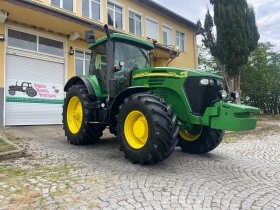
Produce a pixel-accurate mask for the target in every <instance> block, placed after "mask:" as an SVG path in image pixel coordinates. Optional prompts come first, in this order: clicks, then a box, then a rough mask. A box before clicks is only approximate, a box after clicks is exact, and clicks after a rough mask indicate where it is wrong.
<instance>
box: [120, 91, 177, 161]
mask: <svg viewBox="0 0 280 210" xmlns="http://www.w3.org/2000/svg"><path fill="white" fill-rule="evenodd" d="M176 121H177V119H176V116H175V115H174V114H172V112H171V107H170V106H169V105H166V104H164V103H162V102H161V100H160V99H159V98H158V97H156V96H154V95H149V94H143V93H139V94H134V95H132V96H130V97H129V98H127V99H125V101H124V103H123V104H122V106H121V107H120V111H119V115H118V123H117V134H118V139H119V141H120V150H121V151H123V152H124V153H125V157H126V158H128V159H129V160H131V161H132V162H133V163H140V164H153V163H157V162H160V161H163V160H165V159H166V158H168V157H169V156H170V155H171V154H172V152H173V151H174V148H175V147H176V144H177V141H178V140H177V138H176V136H177V133H178V127H177V126H176Z"/></svg>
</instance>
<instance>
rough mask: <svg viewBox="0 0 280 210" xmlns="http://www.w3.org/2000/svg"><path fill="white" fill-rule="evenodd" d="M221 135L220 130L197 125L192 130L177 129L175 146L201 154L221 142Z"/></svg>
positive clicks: (184, 150) (222, 134)
mask: <svg viewBox="0 0 280 210" xmlns="http://www.w3.org/2000/svg"><path fill="white" fill-rule="evenodd" d="M223 136H224V131H222V130H217V129H212V128H210V127H208V126H201V125H199V126H196V127H195V129H193V130H192V131H187V130H181V131H179V134H178V139H179V141H178V145H177V146H179V147H181V149H182V151H183V152H188V153H196V154H203V153H207V152H210V151H211V150H213V149H215V148H216V147H217V146H218V145H219V144H220V143H221V142H222V140H223Z"/></svg>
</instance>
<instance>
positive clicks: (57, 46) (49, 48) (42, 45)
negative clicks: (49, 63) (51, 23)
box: [38, 37, 64, 57]
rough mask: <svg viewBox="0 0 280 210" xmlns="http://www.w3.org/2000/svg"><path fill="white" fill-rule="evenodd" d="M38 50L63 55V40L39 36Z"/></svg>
mask: <svg viewBox="0 0 280 210" xmlns="http://www.w3.org/2000/svg"><path fill="white" fill-rule="evenodd" d="M38 51H39V52H42V53H46V54H51V55H57V56H60V57H63V54H64V53H63V42H59V41H56V40H52V39H47V38H45V37H39V49H38Z"/></svg>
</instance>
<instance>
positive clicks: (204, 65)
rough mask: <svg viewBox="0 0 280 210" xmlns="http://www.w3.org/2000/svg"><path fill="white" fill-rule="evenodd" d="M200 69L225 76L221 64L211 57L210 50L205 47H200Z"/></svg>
mask: <svg viewBox="0 0 280 210" xmlns="http://www.w3.org/2000/svg"><path fill="white" fill-rule="evenodd" d="M198 68H199V69H201V70H203V71H207V72H210V73H213V74H218V75H221V76H222V75H223V73H222V72H221V69H220V67H219V62H218V61H217V59H216V58H215V57H213V56H212V55H211V53H210V51H209V49H208V48H206V47H205V46H203V45H199V46H198Z"/></svg>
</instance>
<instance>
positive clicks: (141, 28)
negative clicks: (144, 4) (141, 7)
mask: <svg viewBox="0 0 280 210" xmlns="http://www.w3.org/2000/svg"><path fill="white" fill-rule="evenodd" d="M130 12H132V13H133V14H134V19H133V20H134V24H135V23H136V21H137V20H136V19H135V16H136V15H137V16H139V17H140V31H141V33H140V34H136V33H131V32H130V26H129V21H130V15H129V13H130ZM128 32H129V33H130V34H134V35H136V36H143V32H144V30H143V15H142V14H141V13H139V12H137V11H135V10H133V9H131V8H128ZM134 32H136V24H135V27H134Z"/></svg>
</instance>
